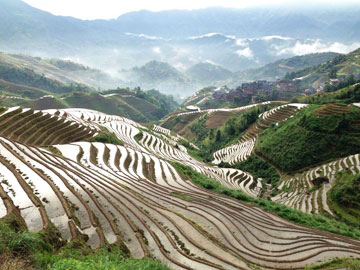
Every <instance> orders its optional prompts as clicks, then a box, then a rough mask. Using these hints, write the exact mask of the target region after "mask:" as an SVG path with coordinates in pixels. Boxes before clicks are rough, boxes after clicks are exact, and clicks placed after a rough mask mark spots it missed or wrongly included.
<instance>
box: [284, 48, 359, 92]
mask: <svg viewBox="0 0 360 270" xmlns="http://www.w3.org/2000/svg"><path fill="white" fill-rule="evenodd" d="M350 75H353V76H354V78H355V79H356V78H357V79H359V78H360V49H357V50H355V51H353V52H351V53H349V54H342V55H338V56H336V57H335V58H333V59H331V60H329V61H327V62H325V63H323V64H320V65H317V66H312V67H308V68H305V69H302V70H299V71H296V72H289V73H287V75H286V76H285V79H287V80H301V83H302V85H303V88H306V87H314V88H319V87H325V86H326V85H327V83H328V82H329V79H330V78H334V79H335V78H338V79H340V80H345V79H347V78H348V77H349V76H350Z"/></svg>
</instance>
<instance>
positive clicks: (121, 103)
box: [0, 79, 178, 122]
mask: <svg viewBox="0 0 360 270" xmlns="http://www.w3.org/2000/svg"><path fill="white" fill-rule="evenodd" d="M47 81H49V82H50V83H51V84H53V83H54V81H52V80H50V79H47ZM55 83H56V82H55ZM72 91H73V90H72ZM0 105H3V106H22V107H29V108H32V109H35V110H45V109H64V108H87V109H95V110H99V111H102V112H105V113H110V114H116V115H120V116H125V117H129V118H130V119H133V120H136V121H139V122H149V121H156V120H159V119H161V118H162V117H163V116H165V115H166V114H168V113H170V112H172V111H174V110H175V109H176V108H177V106H178V104H177V103H176V102H175V101H174V99H173V98H172V97H170V96H166V95H164V94H161V93H160V92H158V91H156V90H151V91H142V90H140V89H138V90H130V89H119V90H108V91H100V92H81V91H76V92H71V93H62V94H56V93H52V92H49V91H46V90H42V89H38V88H34V87H28V86H25V85H21V84H14V83H9V82H7V81H4V80H0Z"/></svg>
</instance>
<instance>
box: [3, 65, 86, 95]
mask: <svg viewBox="0 0 360 270" xmlns="http://www.w3.org/2000/svg"><path fill="white" fill-rule="evenodd" d="M0 78H1V79H3V80H5V81H8V82H12V83H16V84H22V85H26V86H31V87H36V88H40V89H43V90H47V91H49V92H52V93H68V92H74V91H85V92H86V91H90V90H91V88H90V87H89V86H86V85H84V84H78V83H75V82H74V83H72V84H69V85H65V84H64V83H61V82H58V81H55V80H51V79H48V78H46V77H45V76H44V75H39V74H37V73H35V72H34V71H33V70H31V69H27V68H16V67H12V66H9V65H6V64H0Z"/></svg>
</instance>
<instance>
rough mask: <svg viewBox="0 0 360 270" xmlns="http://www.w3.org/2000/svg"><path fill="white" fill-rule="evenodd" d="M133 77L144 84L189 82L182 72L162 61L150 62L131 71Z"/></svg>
mask: <svg viewBox="0 0 360 270" xmlns="http://www.w3.org/2000/svg"><path fill="white" fill-rule="evenodd" d="M131 72H132V75H133V76H134V77H135V79H136V80H137V81H140V82H144V83H150V84H151V83H159V82H163V83H167V82H169V83H184V84H186V82H188V81H189V79H188V78H186V77H185V76H184V75H183V74H182V73H181V72H180V71H178V70H177V69H176V68H174V67H172V66H171V65H169V64H168V63H165V62H160V61H155V60H154V61H150V62H148V63H147V64H145V65H143V66H141V67H135V68H133V69H132V70H131Z"/></svg>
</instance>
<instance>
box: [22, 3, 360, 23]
mask: <svg viewBox="0 0 360 270" xmlns="http://www.w3.org/2000/svg"><path fill="white" fill-rule="evenodd" d="M23 1H24V2H26V3H28V4H30V5H31V6H33V7H36V8H39V9H42V10H45V11H48V12H51V13H52V14H55V15H63V16H72V17H76V18H79V19H88V20H92V19H112V18H117V17H119V16H120V15H121V14H124V13H127V12H131V11H138V10H142V9H147V10H151V11H161V10H170V9H189V10H191V9H200V8H207V7H214V6H223V7H231V8H245V7H250V6H261V5H279V4H285V3H286V4H289V3H290V2H293V1H294V0H180V1H179V0H151V1H149V0H147V1H146V0H130V1H126V0H125V1H121V0H23ZM359 1H360V0H302V1H297V3H301V4H304V5H306V4H314V3H324V4H326V5H330V4H344V3H359Z"/></svg>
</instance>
